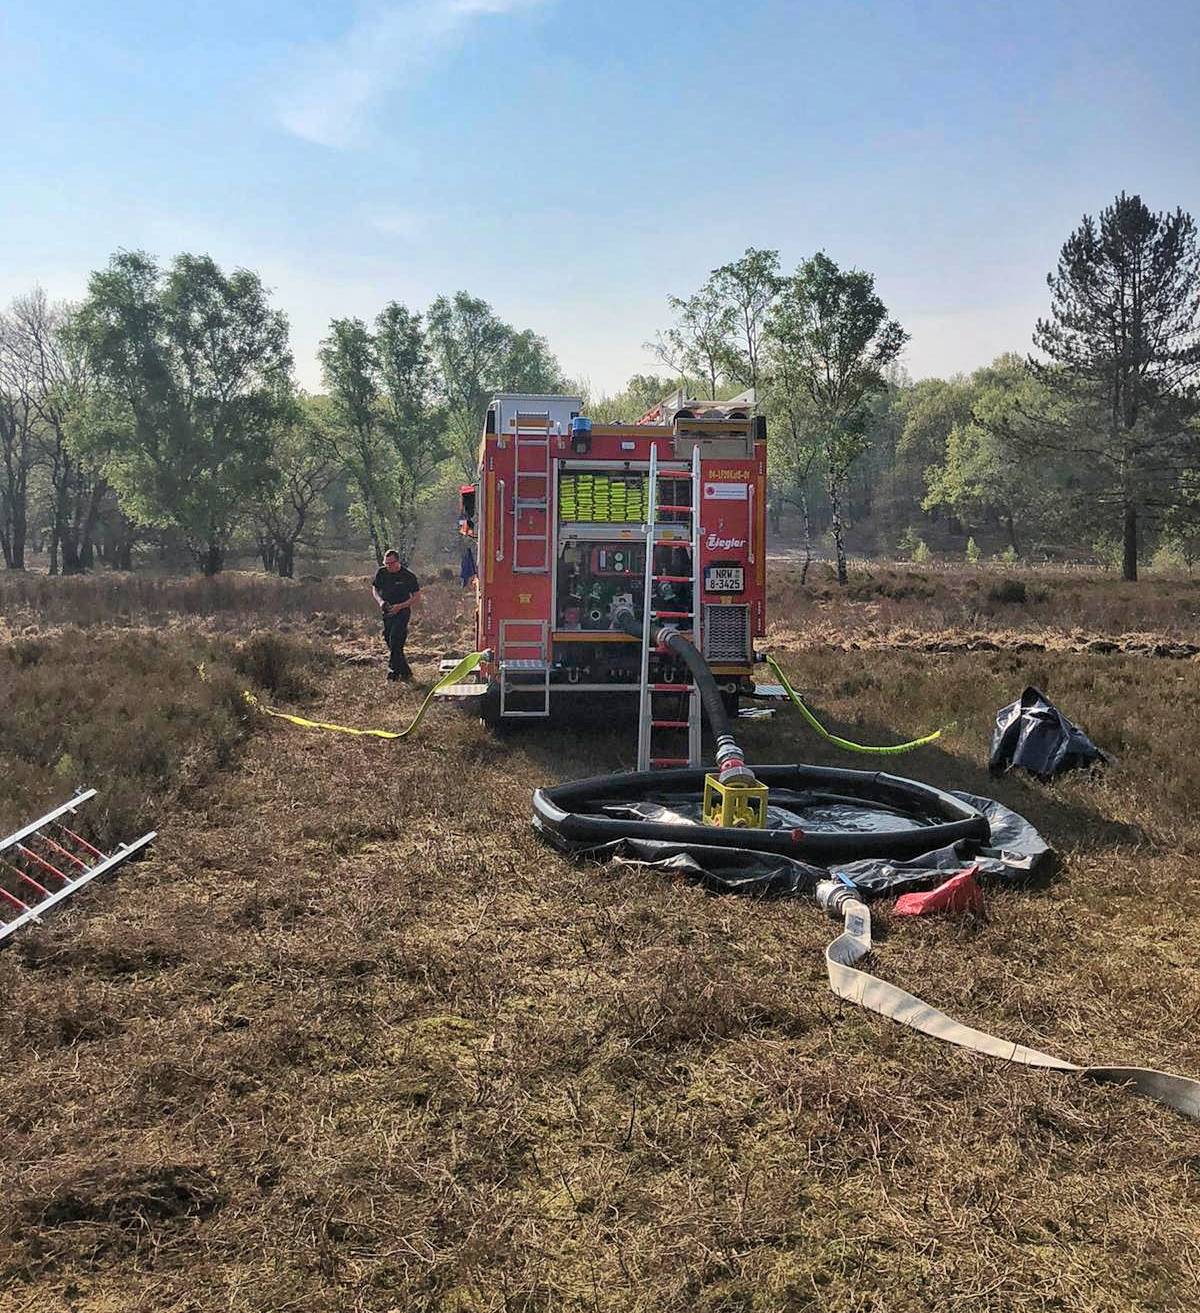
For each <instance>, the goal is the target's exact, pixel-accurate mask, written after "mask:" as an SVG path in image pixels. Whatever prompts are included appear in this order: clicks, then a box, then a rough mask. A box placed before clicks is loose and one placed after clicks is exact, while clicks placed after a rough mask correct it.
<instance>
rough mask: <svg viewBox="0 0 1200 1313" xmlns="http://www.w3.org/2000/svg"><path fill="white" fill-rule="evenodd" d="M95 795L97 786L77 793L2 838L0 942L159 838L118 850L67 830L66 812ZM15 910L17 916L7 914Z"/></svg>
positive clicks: (152, 835) (145, 836)
mask: <svg viewBox="0 0 1200 1313" xmlns="http://www.w3.org/2000/svg"><path fill="white" fill-rule="evenodd" d="M95 796H96V790H95V789H86V790H84V791H83V792H82V793H77V794H76V795H75V797H73V798H72V799H71V800H70V801H69V802H65V803H63V805H62V806H61V807H56V808H55V809H54V810H53V811H52V812H47V813H46V815H45V816H43V817H41V818H40V819H39V820H36V821H33V822H31V823H30V824H29V825H26V826H24V827H23V828H22V829H20V830H18V831H17V832H16V833H15V834H10V835H9V836H8V838H7V839H0V942H2V941H3V940H5V939H7V938H8V937H9V936H10V935H13V934H15V933H16V932H17V931H18V930H20V929H21V928H22V927H24V926H26V925H29V924H30V923H35V922H37V923H40V921H41V919H42V917H43V916H45V914H46V913H47V912H50V911H53V909H54V908H56V907H58V906H59V904H61V903H64V902H66V900H67V899H68V898H70V897H71V896H72V895H73V894H76V893H78V892H79V890H80V889H82V888H84V886H85V885H88V884H91V882H92V881H93V880H95V879H96V878H97V877H98V876H101V875H106V874H107V873H108V872H109V871H111V870H113V869H114V868H115V867H118V866H120V865H121V863H122V862H126V861H128V860H129V858H131V857H132V856H133V855H134V854H135V853H137V852H140V851H141V850H142V849H143V848H145V847H146V846H147V844H149V843H151V842H152V841H153V840H154V838H155V837H156V832H155V831H154V830H151V831H150V833H149V834H143V835H142V837H141V838H140V839H135V840H134V841H133V842H132V843H123V844H121V846H120V847H119V848H117V849H116V851H115V852H112V853H108V854H105V853H102V852H101V851H100V849H99V848H97V847H95V846H94V845H93V844H90V843H89V842H88V841H87V840H86V839H84V838H82V837H81V836H80V835H78V834H76V833H75V831H74V830H72V829H69V828H68V827H67V825H66V822H65V821H64V819H63V818H64V817H67V816H72V817H73V816H74V813H75V812H76V811H77V810H78V809H79V808H80V807H81V806H82V805H83V804H84V803H85V802H87V801H89V800H90V799H91V798H94V797H95ZM14 910H15V912H16V916H14V917H12V919H11V920H8V919H6V917H7V916H11V915H12V912H13V911H14Z"/></svg>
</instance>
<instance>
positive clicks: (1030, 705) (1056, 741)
mask: <svg viewBox="0 0 1200 1313" xmlns="http://www.w3.org/2000/svg"><path fill="white" fill-rule="evenodd" d="M1107 761H1108V757H1107V756H1106V755H1105V754H1104V753H1103V752H1101V751H1100V749H1099V748H1098V747H1096V745H1095V744H1094V743H1093V742H1092V741H1091V739H1089V738H1088V736H1087V735H1086V734H1085V733H1084V732H1083V730H1081V729H1080V728H1079V726H1078V725H1075V724H1073V723H1072V722H1071V721H1069V720H1068V719H1067V718H1066V716H1064V715H1063V714H1062V712H1061V711H1059V709H1058V708H1057V707H1056V706H1055V705H1054V704H1053V703H1052V702H1051V701H1050V699H1049V698H1048V697H1047V696H1046V695H1045V694H1044V693H1043V692H1042V691H1041V690H1040V689H1036V688H1032V687H1030V688H1027V689H1026V690H1025V692H1024V693H1022V694H1021V696H1020V698H1018V699H1017V701H1016V702H1010V703H1009V705H1008V706H1007V707H1002V708H1001V709H1000V710H999V711H998V712H997V713H996V728H995V730H994V731H993V733H992V756H991V760H990V761H989V762H988V770H990V771H991V773H992V774H993V775H1001V774H1003V773H1004V772H1005V771H1007V770H1012V769H1013V768H1014V767H1019V768H1020V769H1021V770H1027V771H1030V772H1031V773H1032V774H1034V775H1036V776H1038V778H1039V779H1043V780H1048V779H1050V778H1051V777H1052V776H1054V775H1058V774H1060V773H1061V772H1062V771H1065V770H1073V769H1075V768H1076V767H1077V766H1092V765H1096V764H1101V765H1103V764H1104V763H1105V762H1107Z"/></svg>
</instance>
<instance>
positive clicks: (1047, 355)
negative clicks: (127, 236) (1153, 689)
mask: <svg viewBox="0 0 1200 1313" xmlns="http://www.w3.org/2000/svg"><path fill="white" fill-rule="evenodd" d="M1047 282H1048V290H1049V303H1048V307H1047V312H1046V314H1045V316H1044V317H1043V318H1041V319H1039V320H1038V321H1037V323H1036V324H1035V325H1033V326H1032V342H1033V346H1034V351H1033V352H1032V353H1031V354H1027V355H1021V354H1018V353H1009V354H1006V355H1002V356H1000V357H999V358H998V359H996V360H995V361H993V362H992V363H991V364H989V365H986V366H983V367H981V368H980V369H977V370H975V371H974V372H973V373H971V374H969V375H958V376H955V377H953V378H949V379H940V378H930V379H923V380H920V381H917V382H913V381H911V380H910V379H909V378H908V377H907V376H906V375H905V373H904V372H903V370H902V368H901V367H900V364H899V361H900V358H901V355H902V352H903V349H904V345H905V343H906V341H907V336H908V335H907V334H906V332H905V331H904V329H903V327H902V326H901V325H900V324H899V323H898V322H897V321H896V320H895V319H894V318H893V317H892V316H891V315H890V314H889V312H888V310H887V307H886V306H885V305H884V303H883V301H882V300H881V298H880V296H879V294H878V292H877V290H876V287H875V281H874V279H873V277H872V275H871V274H869V273H867V272H865V271H863V270H860V269H843V268H840V267H839V266H838V265H837V264H836V263H835V262H834V261H833V260H832V259H830V257H829V256H828V255H827V254H825V253H824V252H817V253H816V254H815V255H813V256H812V257H811V258H809V259H807V260H804V261H802V262H801V264H800V265H799V266H798V267H797V268H796V269H795V270H794V271H792V272H791V273H785V272H784V271H783V269H782V268H781V265H780V261H779V255H778V252H776V251H773V250H760V249H755V248H751V249H749V250H747V251H746V252H745V253H744V254H743V255H742V256H741V258H740V259H737V260H734V261H731V262H730V263H728V264H725V265H722V266H720V267H718V268H716V269H714V270H713V271H712V273H711V275H710V277H709V278H708V279H707V280H706V282H705V283H704V285H703V286H702V287H701V288H700V290H699V291H697V292H696V293H694V294H693V295H691V296H688V297H672V298H670V300H669V308H670V310H671V312H672V318H673V322H672V323H671V325H670V326H669V327H667V328H666V329H664V330H663V331H662V332H661V333H660V334H658V336H657V337H656V338H655V340H654V341H653V342H649V343H647V344H646V347H647V350H648V352H649V353H650V354H651V355H652V357H653V358H654V360H655V361H656V362H657V366H658V369H657V370H656V372H653V373H647V374H639V375H635V376H634V377H633V378H632V379H630V380H629V382H628V384H627V385H626V387H625V388H624V389H623V390H622V391H621V392H619V393H617V394H616V395H614V396H594V397H588V398H587V400H586V405H587V409H588V412H589V413H590V414H591V415H592V416H593V417H594V418H595V419H596V420H598V421H601V422H605V421H607V422H632V421H634V420H636V419H637V418H638V416H639V415H641V414H642V413H643V412H644V411H645V410H646V409H648V408H649V407H650V406H652V405H653V404H654V403H655V402H656V401H658V400H660V399H661V398H662V397H663V396H665V395H666V394H667V393H669V392H670V391H672V390H673V389H674V388H676V387H683V388H684V389H685V390H686V391H688V392H689V393H690V394H691V395H697V396H701V397H706V398H711V399H720V398H722V397H728V396H732V395H734V394H737V393H739V392H741V391H743V390H744V389H754V390H755V392H756V394H757V397H758V401H759V404H760V406H761V407H762V409H763V410H764V411H765V412H766V413H767V415H768V418H769V421H770V431H771V440H770V442H769V444H768V451H769V453H770V455H769V459H770V490H771V496H770V509H771V515H772V519H773V521H774V525H775V528H776V530H777V531H779V530H784V529H786V528H787V527H788V523H789V520H790V521H791V524H792V525H793V527H794V529H795V532H796V533H797V534H798V536H799V538H800V540H801V541H802V542H803V544H804V545H805V570H807V566H808V562H809V561H811V559H812V557H813V549H814V542H815V541H816V539H817V537H818V536H819V535H821V534H824V533H826V532H827V533H828V534H829V536H830V538H831V540H832V543H833V550H834V556H835V560H836V565H837V572H838V577H839V579H841V580H842V581H843V582H845V580H846V578H847V564H846V561H847V552H848V543H849V542H853V543H855V544H857V545H858V547H859V549H860V550H865V551H869V552H877V553H882V554H893V553H895V552H897V551H906V552H908V553H910V554H912V555H914V556H915V557H916V558H917V559H921V557H922V556H923V555H927V554H928V553H929V551H930V545H931V544H932V545H934V546H936V547H939V548H942V549H948V548H954V547H957V549H958V550H962V551H964V552H965V554H966V555H967V556H968V557H969V558H970V557H972V556H974V557H978V555H979V554H980V551H981V549H980V547H979V545H978V544H979V543H980V542H983V543H985V544H989V543H990V544H991V545H992V546H993V547H996V546H999V547H1000V548H1001V549H1002V550H1003V551H1004V553H1005V554H1006V555H1008V556H1009V557H1011V558H1016V557H1017V556H1023V555H1034V554H1041V555H1043V556H1049V555H1052V554H1054V553H1057V552H1066V551H1071V552H1075V553H1078V552H1079V551H1081V550H1084V551H1087V552H1090V553H1093V554H1095V555H1098V556H1099V557H1100V558H1101V559H1103V560H1105V561H1111V562H1113V563H1114V564H1119V566H1120V568H1121V569H1122V571H1123V573H1124V576H1125V577H1126V578H1127V579H1136V578H1137V574H1138V565H1139V561H1140V560H1141V559H1142V557H1143V556H1144V554H1145V552H1146V551H1147V550H1148V549H1149V548H1150V547H1157V548H1160V549H1161V548H1164V547H1167V548H1170V549H1171V550H1172V551H1174V552H1176V553H1177V554H1178V555H1180V556H1182V557H1183V558H1184V559H1185V560H1186V561H1187V562H1188V563H1189V564H1190V563H1191V561H1192V560H1193V559H1194V558H1196V557H1197V556H1200V245H1198V243H1197V234H1196V227H1195V223H1194V221H1193V219H1192V218H1191V216H1190V215H1188V214H1186V213H1184V212H1183V211H1182V210H1178V209H1177V210H1175V211H1174V212H1164V213H1153V212H1152V211H1151V210H1150V209H1149V208H1148V207H1147V206H1146V205H1145V204H1144V203H1143V201H1142V200H1141V198H1140V197H1138V196H1128V195H1125V194H1124V193H1122V194H1121V195H1120V196H1118V197H1117V198H1116V199H1115V200H1114V201H1113V202H1112V204H1111V205H1109V206H1108V207H1107V208H1105V209H1104V210H1103V211H1102V212H1101V213H1100V214H1099V216H1098V217H1097V218H1092V217H1091V216H1084V218H1083V219H1082V221H1081V223H1080V225H1079V226H1078V228H1077V229H1076V230H1075V231H1074V232H1073V233H1071V234H1070V236H1069V237H1068V238H1067V240H1066V242H1065V243H1064V245H1063V247H1062V250H1061V253H1060V256H1059V259H1058V262H1057V265H1056V268H1055V269H1054V270H1053V271H1052V272H1051V273H1050V274H1049V275H1048V279H1047ZM319 359H320V365H321V371H322V379H323V387H324V391H323V392H322V393H321V394H319V395H306V394H304V393H303V392H302V391H300V390H299V389H298V388H297V387H296V386H295V383H294V381H293V376H292V358H291V353H290V349H289V345H288V326H287V321H286V319H285V317H284V316H283V314H282V313H281V312H280V311H279V310H277V309H274V308H273V307H272V306H271V305H270V302H269V298H268V295H267V292H266V289H265V288H264V287H263V285H262V283H261V281H260V280H259V278H258V277H257V275H256V274H254V273H252V272H250V271H248V270H241V269H239V270H234V271H233V272H232V273H225V272H223V271H222V270H221V269H220V268H219V267H218V266H217V265H216V264H215V263H214V262H213V261H212V260H211V259H210V258H209V257H208V256H197V255H186V254H185V255H180V256H178V257H176V258H175V259H174V260H173V261H172V262H171V263H170V264H169V265H168V266H166V267H162V266H160V265H158V264H157V263H156V262H155V261H154V260H153V259H151V257H149V256H148V255H146V254H144V253H140V252H133V253H130V252H121V253H118V254H116V255H114V256H113V257H112V259H111V260H110V261H109V263H108V265H107V267H106V268H104V269H103V270H99V271H97V272H96V273H94V274H93V275H92V276H91V278H90V280H89V284H88V292H87V296H86V297H85V298H84V300H83V301H82V302H81V303H79V304H78V305H70V306H68V305H63V306H56V305H52V304H50V303H49V302H48V300H47V298H46V297H45V296H44V294H42V293H41V292H39V291H35V292H33V293H31V294H29V295H28V296H25V297H22V298H18V300H17V301H15V302H14V303H13V305H12V307H11V308H10V310H9V311H8V313H7V314H4V315H2V316H0V549H2V550H3V555H4V561H5V564H6V565H7V566H8V567H9V568H12V569H22V568H24V566H25V560H26V553H27V551H28V550H29V546H30V544H31V543H33V545H34V546H35V547H37V548H40V549H41V550H44V551H45V552H46V553H47V554H48V556H49V560H50V569H51V571H52V572H56V571H59V570H61V571H63V572H73V571H78V570H84V569H88V568H90V567H91V566H93V565H94V564H95V563H97V562H98V561H103V562H107V563H108V564H110V565H113V566H115V567H118V568H129V567H130V566H131V564H132V563H133V559H134V549H135V548H137V547H139V546H140V545H146V544H151V545H153V544H158V545H159V546H160V547H161V546H162V545H163V544H164V543H170V544H174V545H175V546H176V547H177V548H179V549H180V550H184V551H186V552H187V553H189V554H190V556H191V558H192V559H193V560H194V561H195V563H196V564H197V565H198V566H199V568H200V569H202V570H203V571H204V572H205V573H208V574H214V573H216V572H217V571H219V570H221V569H222V568H223V567H224V565H225V561H226V559H227V556H228V554H229V552H230V549H231V545H233V544H234V543H235V540H239V541H244V540H247V539H252V541H253V543H254V546H255V549H256V551H257V553H258V555H259V557H260V558H261V561H262V564H263V566H264V568H266V569H268V570H276V571H278V572H279V573H280V574H283V575H287V576H290V575H291V574H292V573H293V570H294V568H295V562H296V558H297V552H298V551H299V550H300V549H301V548H303V547H315V546H316V545H317V544H318V542H324V543H326V544H327V543H329V542H331V541H335V542H337V541H340V542H343V543H346V544H350V543H354V544H356V545H361V544H363V543H369V544H370V546H371V548H372V549H373V551H374V552H375V555H376V557H377V558H379V557H381V556H382V553H383V551H384V550H385V548H386V547H387V546H389V545H392V544H398V545H399V546H400V547H401V548H402V549H404V548H407V547H409V546H411V544H412V542H413V540H414V537H415V534H416V531H417V528H418V525H419V523H420V521H421V516H422V509H423V507H424V506H425V505H426V504H428V502H429V499H430V497H431V495H432V493H433V492H434V491H436V490H437V489H438V488H439V487H444V486H445V484H446V483H447V482H450V481H456V480H457V479H458V478H461V477H466V478H470V477H471V476H472V474H473V471H474V464H475V453H476V447H477V443H478V438H479V432H480V428H481V425H482V421H483V416H484V412H485V410H486V407H487V404H488V401H489V400H490V398H491V396H492V395H493V394H494V393H495V392H498V391H511V392H535V393H536V392H557V391H578V392H581V393H583V394H584V395H585V396H586V393H587V389H586V388H585V387H581V386H579V385H578V384H572V383H571V382H570V381H569V380H567V379H565V378H564V377H563V375H562V371H561V369H560V367H559V364H558V362H557V360H556V359H555V357H554V355H553V353H552V352H551V350H550V347H549V345H548V343H547V342H546V340H545V339H544V338H543V337H541V336H539V335H538V334H536V333H534V332H532V331H531V330H517V329H516V328H514V327H513V326H511V325H509V324H507V323H505V322H504V321H503V320H502V319H501V318H500V317H499V316H498V315H497V314H496V313H495V311H494V310H493V309H492V307H491V306H489V305H488V304H487V302H486V301H483V300H481V299H479V298H477V297H473V296H471V295H469V294H468V293H466V292H458V293H456V294H455V295H453V296H443V297H439V298H438V299H437V300H435V301H434V302H433V304H432V305H430V306H429V307H428V308H427V309H426V310H424V311H416V310H413V309H411V308H410V307H407V306H405V305H403V304H401V303H399V302H396V301H392V302H389V303H388V304H387V305H385V306H384V307H383V308H382V310H381V311H380V312H379V314H378V315H377V317H376V318H375V319H374V321H373V322H371V323H367V322H365V321H363V320H361V319H356V318H345V319H335V320H333V321H332V322H331V323H330V325H329V330H328V333H327V335H326V337H325V338H324V340H323V341H322V343H321V346H320V351H319Z"/></svg>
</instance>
